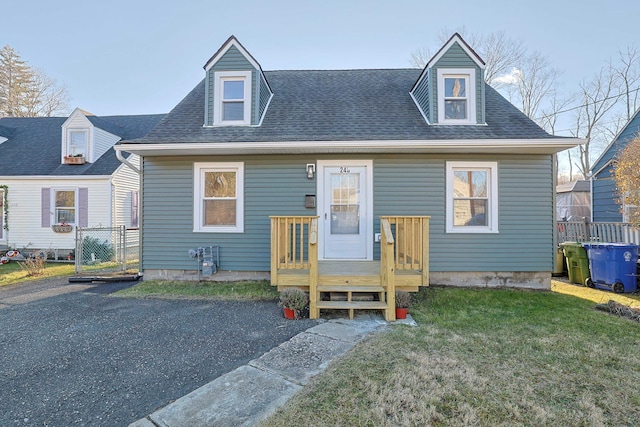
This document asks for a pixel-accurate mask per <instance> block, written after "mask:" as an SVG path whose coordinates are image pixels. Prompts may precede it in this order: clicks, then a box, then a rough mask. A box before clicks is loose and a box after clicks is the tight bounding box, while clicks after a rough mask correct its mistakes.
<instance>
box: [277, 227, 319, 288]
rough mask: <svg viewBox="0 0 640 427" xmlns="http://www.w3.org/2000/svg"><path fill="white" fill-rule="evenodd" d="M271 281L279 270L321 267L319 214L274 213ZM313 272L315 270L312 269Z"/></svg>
mask: <svg viewBox="0 0 640 427" xmlns="http://www.w3.org/2000/svg"><path fill="white" fill-rule="evenodd" d="M269 218H271V283H272V284H276V283H278V270H306V269H311V267H314V268H315V269H316V277H317V268H318V245H317V243H318V217H317V216H271V217H269ZM310 272H311V271H310Z"/></svg>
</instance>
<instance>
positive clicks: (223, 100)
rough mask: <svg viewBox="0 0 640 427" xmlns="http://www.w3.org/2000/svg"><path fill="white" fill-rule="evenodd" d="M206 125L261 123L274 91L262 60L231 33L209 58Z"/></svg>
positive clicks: (206, 86)
mask: <svg viewBox="0 0 640 427" xmlns="http://www.w3.org/2000/svg"><path fill="white" fill-rule="evenodd" d="M204 69H205V72H206V76H205V108H204V112H205V113H204V125H205V126H260V123H261V122H262V119H263V117H264V115H265V113H266V111H267V107H268V105H269V102H270V101H271V97H272V96H273V92H272V91H271V88H270V87H269V83H268V82H267V79H266V78H265V76H264V73H263V72H262V68H261V67H260V64H258V62H257V61H256V60H255V59H254V58H253V56H251V54H250V53H249V52H248V51H247V50H246V49H245V48H244V47H243V46H242V45H241V44H240V42H239V41H238V40H237V39H236V38H235V37H234V36H231V37H229V39H228V40H227V41H226V42H225V43H224V44H223V45H222V47H220V49H218V51H217V52H216V53H215V54H214V55H213V56H212V57H211V59H209V61H207V63H206V64H205V66H204Z"/></svg>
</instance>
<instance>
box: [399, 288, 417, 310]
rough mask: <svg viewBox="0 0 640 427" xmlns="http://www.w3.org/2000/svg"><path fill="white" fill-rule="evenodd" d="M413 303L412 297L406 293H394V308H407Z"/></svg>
mask: <svg viewBox="0 0 640 427" xmlns="http://www.w3.org/2000/svg"><path fill="white" fill-rule="evenodd" d="M412 303H413V296H412V295H411V294H410V293H409V292H406V291H396V307H397V308H409V307H411V304H412Z"/></svg>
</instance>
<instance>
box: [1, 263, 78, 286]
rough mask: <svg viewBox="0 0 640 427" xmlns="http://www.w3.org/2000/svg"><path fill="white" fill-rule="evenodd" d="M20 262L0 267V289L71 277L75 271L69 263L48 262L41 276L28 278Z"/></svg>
mask: <svg viewBox="0 0 640 427" xmlns="http://www.w3.org/2000/svg"><path fill="white" fill-rule="evenodd" d="M20 262H22V261H11V262H10V263H8V264H2V265H0V287H1V286H7V285H13V284H16V283H22V282H30V281H32V280H38V279H46V278H49V277H58V276H71V275H72V274H73V273H74V271H75V267H74V265H73V264H71V263H58V262H48V263H46V264H45V265H44V270H43V273H42V274H39V275H36V276H30V275H29V272H28V271H27V270H26V269H24V268H22V267H21V266H20V264H19V263H20Z"/></svg>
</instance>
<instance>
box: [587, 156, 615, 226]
mask: <svg viewBox="0 0 640 427" xmlns="http://www.w3.org/2000/svg"><path fill="white" fill-rule="evenodd" d="M591 183H592V191H593V193H592V194H591V200H592V208H593V209H592V212H593V213H592V216H593V221H602V222H622V213H620V205H618V204H617V203H616V199H617V196H616V182H615V180H614V179H613V176H612V175H611V168H610V167H609V168H606V169H605V170H603V171H602V172H601V173H600V174H598V176H597V177H595V179H593V180H592V181H591Z"/></svg>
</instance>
